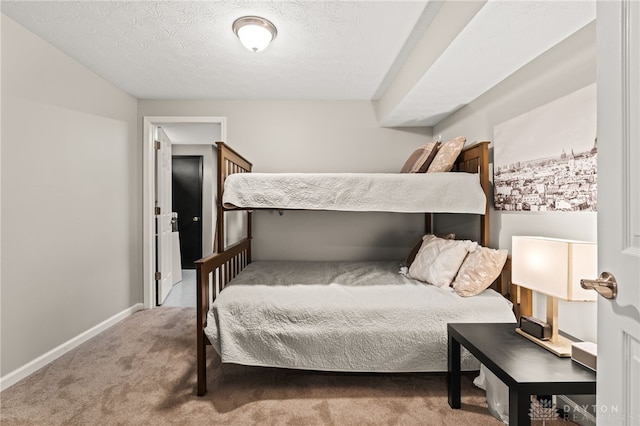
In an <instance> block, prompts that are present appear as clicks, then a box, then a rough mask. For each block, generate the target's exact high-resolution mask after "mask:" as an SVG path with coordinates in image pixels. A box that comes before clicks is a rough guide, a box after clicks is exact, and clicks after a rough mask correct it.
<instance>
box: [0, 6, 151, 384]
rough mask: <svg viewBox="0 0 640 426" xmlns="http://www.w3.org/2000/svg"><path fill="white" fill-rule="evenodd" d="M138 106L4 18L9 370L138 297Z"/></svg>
mask: <svg viewBox="0 0 640 426" xmlns="http://www.w3.org/2000/svg"><path fill="white" fill-rule="evenodd" d="M136 110H137V101H136V100H135V99H134V98H132V97H131V96H129V95H127V94H125V93H124V92H122V91H121V90H119V89H117V88H116V87H114V86H113V85H112V84H110V83H108V82H106V81H105V80H103V79H102V78H101V77H99V76H98V75H96V74H94V73H93V72H91V71H89V70H88V69H86V68H84V67H83V66H81V65H80V64H79V63H77V62H76V61H74V60H73V59H71V58H69V57H68V56H66V55H65V54H64V53H62V52H61V51H59V50H57V49H56V48H54V47H52V46H51V45H49V44H47V43H46V42H44V41H43V40H41V39H40V38H38V37H37V36H35V35H34V34H33V33H31V32H29V31H27V30H25V29H24V28H23V27H21V26H19V25H18V24H16V23H15V22H14V21H12V20H11V19H9V18H7V17H6V16H4V15H2V151H3V152H2V192H1V194H2V277H1V278H2V301H1V323H2V326H1V327H2V328H1V330H2V335H1V337H2V348H1V356H2V366H1V370H0V374H1V375H2V376H3V377H4V376H6V375H7V374H8V373H15V371H17V370H19V369H20V368H21V367H24V366H25V365H26V364H28V363H30V362H31V361H33V360H34V359H36V358H38V357H40V356H41V355H43V354H45V353H47V352H48V351H50V350H52V349H54V348H57V347H59V345H62V344H63V343H66V342H68V341H69V340H70V339H72V338H76V337H77V336H78V335H80V334H82V333H84V332H86V331H87V330H89V329H91V328H93V327H95V326H97V325H98V324H100V323H103V322H104V321H105V320H108V319H109V318H113V317H114V316H117V315H118V314H121V313H123V312H124V311H127V310H130V308H132V307H135V306H136V305H137V304H138V303H140V302H142V283H141V281H142V266H141V230H140V229H141V197H140V193H141V179H140V167H141V166H140V164H141V157H140V153H139V148H138V146H137V140H138V133H137V116H136Z"/></svg>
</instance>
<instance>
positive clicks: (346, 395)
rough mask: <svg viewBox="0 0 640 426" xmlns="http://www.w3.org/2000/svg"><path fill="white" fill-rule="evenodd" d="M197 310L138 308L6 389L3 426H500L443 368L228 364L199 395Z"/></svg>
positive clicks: (473, 391)
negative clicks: (452, 393)
mask: <svg viewBox="0 0 640 426" xmlns="http://www.w3.org/2000/svg"><path fill="white" fill-rule="evenodd" d="M195 317H196V313H195V309H193V308H157V309H153V310H147V311H140V312H137V313H135V314H133V315H131V316H130V317H128V318H126V319H125V320H123V321H121V322H120V323H118V324H116V325H115V326H113V327H111V328H110V329H108V330H106V331H105V332H103V333H101V334H100V335H98V336H96V337H94V338H93V339H91V340H89V341H88V342H86V343H84V344H82V345H81V346H79V347H78V348H76V349H74V350H72V351H70V352H69V353H67V354H65V355H63V356H62V357H60V358H58V359H57V360H56V361H54V362H52V363H51V364H49V365H47V366H46V367H44V368H42V369H41V370H39V371H38V372H36V373H35V374H33V375H31V376H29V377H28V378H26V379H24V380H22V381H21V382H19V383H17V384H15V385H13V386H12V387H10V388H8V389H6V390H5V391H4V392H2V393H0V421H1V423H2V425H201V424H212V425H465V424H469V425H480V424H481V425H491V424H494V425H499V424H501V422H500V421H498V420H497V419H495V418H494V417H492V416H491V415H490V414H489V412H488V411H487V405H486V401H485V394H484V391H482V390H480V389H478V388H476V387H475V386H474V385H473V384H472V380H473V377H474V374H465V375H464V377H463V382H462V408H461V409H460V410H452V409H451V408H450V407H449V405H448V403H447V386H446V374H443V373H440V374H348V373H323V372H311V371H297V370H285V369H273V368H257V367H246V366H239V365H226V364H221V363H220V359H219V357H218V356H217V354H216V353H215V352H214V351H213V350H212V349H211V348H208V350H209V351H210V352H209V367H208V387H209V392H208V394H207V395H205V396H204V397H198V396H196V395H195V387H196V373H195Z"/></svg>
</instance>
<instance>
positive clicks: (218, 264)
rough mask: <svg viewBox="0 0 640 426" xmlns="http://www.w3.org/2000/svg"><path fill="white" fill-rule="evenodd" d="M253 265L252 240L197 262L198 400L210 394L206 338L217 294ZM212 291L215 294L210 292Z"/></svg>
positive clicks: (245, 240) (208, 343) (239, 243)
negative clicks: (208, 391)
mask: <svg viewBox="0 0 640 426" xmlns="http://www.w3.org/2000/svg"><path fill="white" fill-rule="evenodd" d="M250 262H251V241H250V239H249V238H245V239H244V240H242V241H240V242H238V243H236V244H234V245H232V246H229V247H227V249H226V250H225V251H223V252H220V253H214V254H212V255H211V256H208V257H205V258H203V259H200V260H196V261H195V262H194V263H195V265H196V276H197V283H196V285H197V289H196V311H197V319H196V333H197V335H196V339H197V354H196V364H197V373H198V396H202V395H204V394H205V393H207V351H206V348H207V345H210V344H211V342H209V339H208V338H207V336H206V335H205V334H204V329H205V327H206V326H207V313H208V312H209V306H210V304H211V303H213V301H214V300H215V298H216V295H217V293H219V292H220V291H222V289H223V288H225V286H226V285H227V284H228V283H229V281H231V280H232V279H233V278H235V276H236V275H238V274H239V273H240V271H242V270H243V269H244V268H245V267H246V266H247V265H248V264H249V263H250ZM210 290H212V291H210Z"/></svg>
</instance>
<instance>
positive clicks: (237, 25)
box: [232, 16, 278, 52]
mask: <svg viewBox="0 0 640 426" xmlns="http://www.w3.org/2000/svg"><path fill="white" fill-rule="evenodd" d="M232 28H233V32H234V33H235V34H236V35H237V36H238V38H239V39H240V41H241V42H242V44H243V45H244V46H245V47H246V48H247V49H249V50H251V51H252V52H259V51H261V50H263V49H264V48H265V47H267V46H268V45H269V43H271V41H272V40H273V39H274V38H276V35H277V34H278V30H277V29H276V26H275V25H273V24H272V23H271V22H269V21H268V20H266V19H264V18H260V17H259V16H243V17H242V18H238V19H236V20H235V22H234V23H233V26H232Z"/></svg>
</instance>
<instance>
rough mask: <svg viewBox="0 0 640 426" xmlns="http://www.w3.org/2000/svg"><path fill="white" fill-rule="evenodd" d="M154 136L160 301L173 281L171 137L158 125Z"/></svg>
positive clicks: (159, 302) (158, 288)
mask: <svg viewBox="0 0 640 426" xmlns="http://www.w3.org/2000/svg"><path fill="white" fill-rule="evenodd" d="M156 136H157V138H156V141H157V143H156V256H157V259H156V265H157V268H156V271H157V273H156V282H157V291H156V294H157V299H158V300H157V303H158V305H161V304H162V303H164V300H165V299H166V298H167V296H168V295H169V292H170V291H171V286H172V285H173V278H172V253H173V251H172V227H171V141H170V140H169V137H168V136H167V135H166V133H165V132H164V130H162V129H161V128H158V130H157V134H156Z"/></svg>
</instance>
